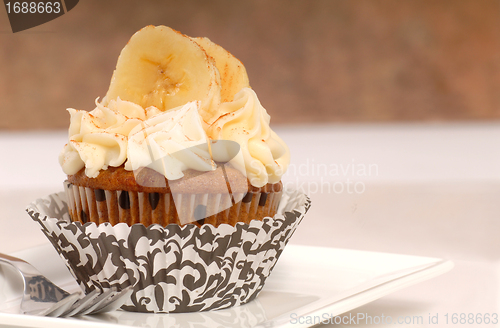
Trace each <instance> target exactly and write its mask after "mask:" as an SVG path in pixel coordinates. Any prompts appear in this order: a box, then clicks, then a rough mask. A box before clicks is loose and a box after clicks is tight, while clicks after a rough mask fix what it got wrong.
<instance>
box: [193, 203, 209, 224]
mask: <svg viewBox="0 0 500 328" xmlns="http://www.w3.org/2000/svg"><path fill="white" fill-rule="evenodd" d="M206 214H207V207H206V206H205V205H198V206H196V208H195V209H194V219H195V220H196V222H198V223H199V224H204V223H205V216H206Z"/></svg>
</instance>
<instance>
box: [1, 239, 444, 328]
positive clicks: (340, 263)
mask: <svg viewBox="0 0 500 328" xmlns="http://www.w3.org/2000/svg"><path fill="white" fill-rule="evenodd" d="M14 255H15V256H17V257H20V258H22V259H25V260H27V261H28V262H30V263H32V264H33V265H35V266H36V267H37V268H38V269H39V270H40V271H41V272H42V273H44V274H45V275H46V276H47V277H48V278H49V279H50V280H52V281H53V282H54V283H56V284H57V285H59V286H61V287H63V288H65V289H66V290H70V291H73V290H74V288H78V287H77V286H76V284H75V283H74V280H73V279H72V277H71V275H70V274H69V272H68V271H67V270H66V269H64V264H63V263H62V260H61V259H60V258H59V256H58V255H57V253H55V252H54V249H53V247H52V245H51V244H50V243H48V242H47V244H46V245H43V246H40V247H36V248H31V249H27V250H24V251H22V252H18V253H16V254H14ZM325 259H330V261H325ZM452 266H453V265H452V263H451V262H449V261H441V260H439V259H435V258H424V257H415V256H405V255H394V254H386V253H374V252H362V251H352V250H342V249H334V248H317V247H308V246H295V245H289V247H287V248H286V250H285V251H284V252H283V254H282V257H281V258H280V260H279V262H278V264H277V265H276V267H275V268H274V271H273V273H272V275H271V276H270V277H269V279H268V281H267V282H266V285H265V287H264V289H263V290H262V292H261V294H260V295H259V297H258V298H257V299H256V300H254V301H252V302H250V303H248V304H246V305H244V306H241V307H235V308H231V309H227V310H219V311H213V312H202V313H187V314H169V315H165V314H143V313H128V312H124V311H115V312H110V313H107V314H106V315H104V316H89V317H84V318H72V319H71V321H68V319H60V318H40V317H33V316H27V315H21V314H9V313H0V322H2V324H8V325H12V326H18V327H40V328H57V327H67V326H68V325H71V326H76V325H77V324H78V326H80V327H89V328H91V327H103V328H104V327H106V326H108V327H116V326H115V325H116V324H117V325H123V326H139V327H151V326H154V324H155V323H157V322H163V323H164V324H166V326H175V325H177V326H180V327H196V326H199V325H200V324H201V325H202V326H207V327H210V326H221V325H222V326H224V327H228V328H229V327H234V328H244V327H247V328H250V327H310V326H311V324H309V323H307V321H308V320H309V319H308V318H309V317H310V318H312V317H314V316H319V317H321V316H323V314H324V313H326V314H328V315H330V316H336V315H339V314H341V313H343V312H345V311H348V310H351V309H353V308H356V307H359V306H360V305H363V304H366V303H368V302H370V301H373V300H375V299H377V298H380V297H382V296H385V295H387V294H390V293H392V292H394V291H396V290H398V289H401V288H404V287H407V286H410V285H413V284H415V283H418V282H421V281H423V280H427V279H429V278H432V277H435V276H437V275H440V274H442V273H444V272H446V271H448V270H449V269H451V268H452ZM6 277H7V275H5V274H4V275H0V287H2V288H0V289H1V290H3V291H4V292H3V293H2V295H1V297H0V310H4V309H2V304H9V306H11V305H12V304H13V303H14V302H15V300H19V299H20V296H21V294H22V284H21V282H19V284H18V285H19V286H17V289H16V288H13V289H12V290H11V291H8V288H4V286H5V285H6V284H7V283H8V281H6ZM11 285H12V283H11ZM71 287H73V289H71ZM16 291H17V292H16ZM10 310H11V311H12V308H11V309H10ZM15 312H18V309H17V311H14V313H15ZM322 319H324V318H322ZM310 320H314V319H310ZM327 320H329V319H328V318H327ZM311 322H313V321H311Z"/></svg>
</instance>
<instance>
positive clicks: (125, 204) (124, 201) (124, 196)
mask: <svg viewBox="0 0 500 328" xmlns="http://www.w3.org/2000/svg"><path fill="white" fill-rule="evenodd" d="M118 204H120V207H121V208H123V209H124V210H128V209H130V198H129V196H128V192H127V191H125V190H124V191H122V193H121V194H120V198H119V199H118Z"/></svg>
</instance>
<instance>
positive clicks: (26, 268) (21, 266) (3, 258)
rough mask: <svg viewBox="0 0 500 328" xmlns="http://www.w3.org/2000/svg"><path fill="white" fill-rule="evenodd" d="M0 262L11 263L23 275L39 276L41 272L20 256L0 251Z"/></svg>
mask: <svg viewBox="0 0 500 328" xmlns="http://www.w3.org/2000/svg"><path fill="white" fill-rule="evenodd" d="M0 262H4V263H7V264H10V265H12V266H13V267H15V268H16V269H17V270H19V271H20V272H21V274H23V275H24V276H41V275H42V274H41V273H40V272H39V271H38V270H37V269H35V268H34V267H33V266H32V265H31V264H29V263H28V262H26V261H25V260H21V259H20V258H17V257H14V256H10V255H7V254H3V253H0Z"/></svg>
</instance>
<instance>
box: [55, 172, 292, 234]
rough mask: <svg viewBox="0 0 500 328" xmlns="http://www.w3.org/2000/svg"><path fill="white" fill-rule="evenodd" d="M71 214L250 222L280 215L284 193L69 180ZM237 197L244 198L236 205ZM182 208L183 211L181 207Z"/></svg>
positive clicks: (99, 219)
mask: <svg viewBox="0 0 500 328" xmlns="http://www.w3.org/2000/svg"><path fill="white" fill-rule="evenodd" d="M64 186H65V191H66V194H67V199H68V206H69V213H70V216H71V218H73V220H74V221H80V222H81V223H87V222H94V223H96V224H100V223H104V222H109V223H111V224H112V225H115V224H117V223H120V222H123V223H127V224H128V225H133V224H135V223H143V224H145V225H150V224H154V223H157V224H159V225H162V226H166V225H168V224H170V223H175V224H179V225H185V224H189V223H193V224H196V225H197V226H201V225H203V224H204V223H209V224H212V225H214V226H215V227H217V226H219V225H220V224H222V223H227V224H230V225H234V224H235V223H236V222H240V221H241V222H245V223H249V222H250V221H251V220H252V219H254V218H258V219H261V218H263V217H266V216H274V214H276V211H277V208H278V205H279V202H280V199H281V195H282V192H281V191H280V192H271V193H261V192H248V193H247V194H246V195H245V194H230V193H227V194H182V193H177V194H171V193H165V194H162V193H146V192H133V191H123V190H101V189H93V188H87V187H81V186H76V185H73V184H71V183H67V182H66V183H65V184H64ZM234 199H240V200H241V201H239V202H237V203H235V204H234V205H233V203H232V202H234ZM179 209H181V210H179Z"/></svg>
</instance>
